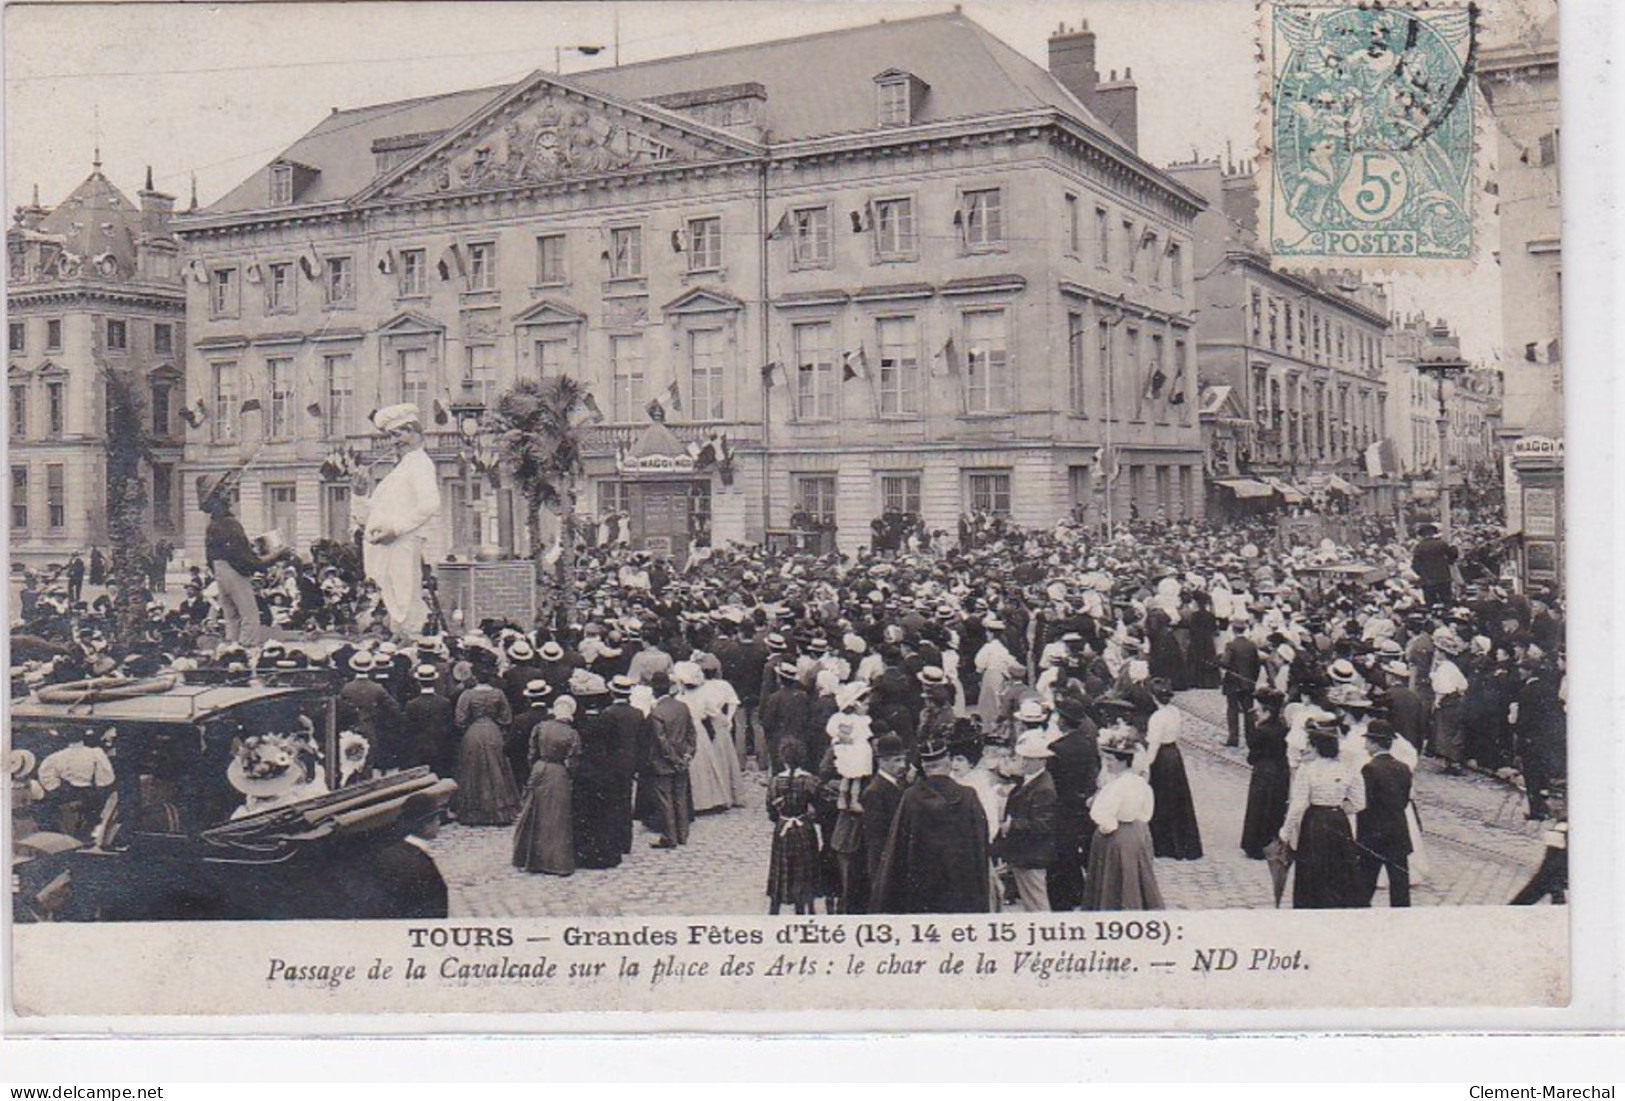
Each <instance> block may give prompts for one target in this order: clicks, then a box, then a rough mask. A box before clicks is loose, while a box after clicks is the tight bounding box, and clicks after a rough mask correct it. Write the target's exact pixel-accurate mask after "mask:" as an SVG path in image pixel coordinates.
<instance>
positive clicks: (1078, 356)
mask: <svg viewBox="0 0 1625 1101" xmlns="http://www.w3.org/2000/svg"><path fill="white" fill-rule="evenodd" d="M1088 336H1089V334H1088V332H1087V330H1085V329H1084V327H1083V314H1081V313H1079V312H1078V311H1077V310H1068V311H1067V315H1066V383H1067V385H1066V391H1067V408H1068V409H1070V410H1072V412H1074V413H1082V412H1084V411H1085V410H1086V409H1087V408H1088V405H1089V402H1088V397H1087V394H1088V385H1089V368H1088V366H1087V365H1088V362H1089V359H1088V349H1087V348H1086V347H1085V342H1086V341H1087V340H1088Z"/></svg>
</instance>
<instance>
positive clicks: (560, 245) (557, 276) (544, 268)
mask: <svg viewBox="0 0 1625 1101" xmlns="http://www.w3.org/2000/svg"><path fill="white" fill-rule="evenodd" d="M564 281H565V269H564V234H562V233H547V234H543V235H542V236H540V237H538V238H536V282H537V283H538V284H540V285H542V286H557V285H558V284H560V283H563V282H564Z"/></svg>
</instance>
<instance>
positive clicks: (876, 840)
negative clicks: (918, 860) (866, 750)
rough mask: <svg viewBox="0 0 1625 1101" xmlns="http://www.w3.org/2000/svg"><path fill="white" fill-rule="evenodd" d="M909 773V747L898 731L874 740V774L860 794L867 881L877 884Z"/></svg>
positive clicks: (859, 801)
mask: <svg viewBox="0 0 1625 1101" xmlns="http://www.w3.org/2000/svg"><path fill="white" fill-rule="evenodd" d="M907 773H908V747H907V746H906V745H904V744H903V739H901V738H899V737H898V736H897V735H896V734H882V735H881V736H880V737H878V738H876V739H875V774H874V776H873V777H872V778H871V779H870V780H869V783H868V785H867V786H865V787H864V789H863V794H862V795H861V796H859V797H858V803H859V805H861V806H862V807H863V854H864V860H865V862H866V863H867V865H868V875H867V877H866V878H865V882H867V883H870V884H872V883H874V882H875V877H876V876H878V875H879V874H880V860H881V858H882V857H883V856H885V855H886V841H887V840H888V839H889V838H890V837H891V827H892V820H893V819H895V818H896V817H897V807H898V805H899V804H900V803H902V801H903V791H904V788H903V778H904V776H905V775H907Z"/></svg>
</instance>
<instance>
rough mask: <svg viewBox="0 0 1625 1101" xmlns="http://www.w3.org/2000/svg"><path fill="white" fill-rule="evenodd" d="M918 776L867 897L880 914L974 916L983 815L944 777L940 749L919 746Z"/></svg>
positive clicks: (980, 899) (982, 880) (983, 854)
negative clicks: (920, 774) (920, 775)
mask: <svg viewBox="0 0 1625 1101" xmlns="http://www.w3.org/2000/svg"><path fill="white" fill-rule="evenodd" d="M920 765H921V768H922V769H923V771H924V772H925V777H924V778H923V779H922V780H920V781H919V782H918V783H917V784H915V785H913V786H912V787H910V788H909V789H908V790H907V791H905V792H904V793H903V798H902V800H901V801H900V802H899V803H898V805H897V817H896V818H895V819H894V820H893V822H892V831H891V837H890V838H889V839H887V842H886V853H885V855H884V856H883V857H882V858H881V861H880V869H879V874H878V876H877V877H876V879H875V883H874V887H873V890H872V891H871V893H870V896H869V908H870V910H871V911H872V912H874V913H883V914H980V913H987V912H988V910H989V909H990V908H991V906H992V903H993V898H992V894H991V892H990V891H989V890H988V880H987V875H988V853H987V838H988V829H987V815H985V814H984V813H983V812H982V803H981V800H980V799H978V798H977V797H976V793H975V792H974V791H972V790H971V789H970V788H968V787H965V786H964V785H963V784H960V783H958V782H956V781H955V780H954V778H953V777H952V776H950V775H949V768H950V765H949V763H948V746H947V745H946V744H945V743H943V742H927V743H925V744H923V745H921V746H920Z"/></svg>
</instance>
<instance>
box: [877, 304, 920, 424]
mask: <svg viewBox="0 0 1625 1101" xmlns="http://www.w3.org/2000/svg"><path fill="white" fill-rule="evenodd" d="M875 330H876V340H877V343H878V344H879V346H880V414H881V416H893V417H899V416H917V415H918V414H919V412H920V327H919V323H918V322H917V321H916V320H915V319H914V318H912V317H883V318H881V319H880V320H879V321H877V322H876V323H875Z"/></svg>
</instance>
